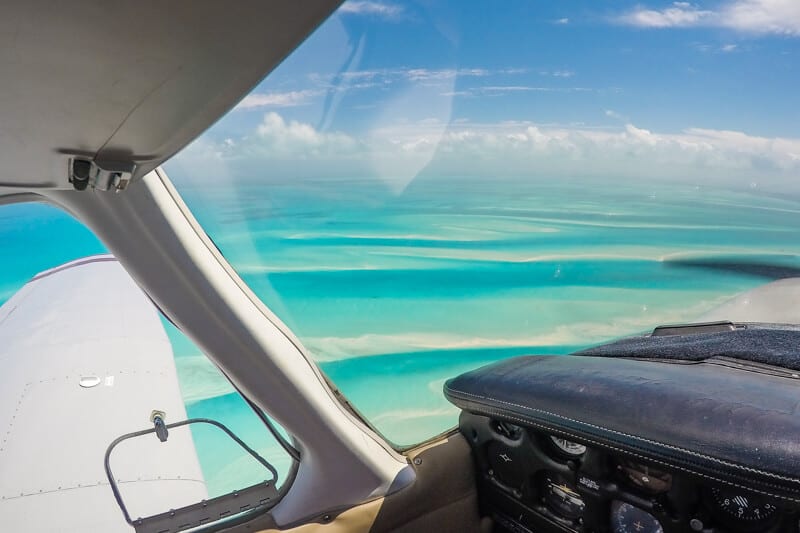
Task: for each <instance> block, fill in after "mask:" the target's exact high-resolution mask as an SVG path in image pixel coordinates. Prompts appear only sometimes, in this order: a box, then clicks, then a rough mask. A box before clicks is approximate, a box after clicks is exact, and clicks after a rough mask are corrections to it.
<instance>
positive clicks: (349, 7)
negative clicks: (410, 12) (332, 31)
mask: <svg viewBox="0 0 800 533" xmlns="http://www.w3.org/2000/svg"><path fill="white" fill-rule="evenodd" d="M339 13H348V14H355V15H372V16H378V17H383V18H388V19H393V18H397V17H398V16H399V15H400V14H402V13H403V8H402V7H400V6H398V5H395V4H389V3H385V2H371V1H368V0H348V1H347V2H345V3H344V4H342V6H341V7H340V8H339Z"/></svg>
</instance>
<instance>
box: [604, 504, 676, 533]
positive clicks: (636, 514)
mask: <svg viewBox="0 0 800 533" xmlns="http://www.w3.org/2000/svg"><path fill="white" fill-rule="evenodd" d="M611 530H612V531H613V532H614V533H664V530H663V529H662V527H661V524H660V523H659V521H658V520H656V518H655V517H654V516H653V515H651V514H650V513H648V512H647V511H643V510H642V509H639V508H638V507H634V506H633V505H631V504H629V503H624V502H620V501H614V502H611Z"/></svg>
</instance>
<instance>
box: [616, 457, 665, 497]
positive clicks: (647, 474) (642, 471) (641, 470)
mask: <svg viewBox="0 0 800 533" xmlns="http://www.w3.org/2000/svg"><path fill="white" fill-rule="evenodd" d="M617 470H619V471H620V472H621V473H622V475H623V477H624V479H625V480H626V481H629V482H630V483H631V484H633V485H634V486H636V487H639V488H640V489H644V490H645V491H646V492H649V493H650V494H661V493H663V492H667V491H668V490H669V489H670V488H672V474H670V473H669V472H664V471H663V470H659V469H657V468H653V467H652V466H648V465H645V464H641V463H635V462H633V461H622V462H620V463H619V464H618V465H617Z"/></svg>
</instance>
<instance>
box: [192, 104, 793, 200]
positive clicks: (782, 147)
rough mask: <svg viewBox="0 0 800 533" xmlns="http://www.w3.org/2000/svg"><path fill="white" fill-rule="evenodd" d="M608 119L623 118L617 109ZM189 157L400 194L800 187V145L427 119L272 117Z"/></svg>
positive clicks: (697, 132) (718, 134)
mask: <svg viewBox="0 0 800 533" xmlns="http://www.w3.org/2000/svg"><path fill="white" fill-rule="evenodd" d="M607 115H608V116H614V115H618V114H617V113H616V112H614V111H611V110H609V111H608V112H607ZM182 157H187V158H196V157H205V158H209V157H210V158H215V159H218V160H220V161H223V164H224V165H229V164H230V163H224V161H228V162H231V161H238V162H240V163H241V164H244V165H245V166H246V168H247V169H246V170H241V171H240V172H242V173H244V174H257V175H264V174H265V173H267V174H270V173H272V174H274V175H275V176H276V177H277V178H280V179H286V178H288V177H293V176H305V177H309V176H311V177H314V176H317V177H329V176H334V175H337V176H348V177H359V176H363V177H368V178H371V179H375V180H382V181H385V182H386V183H387V184H388V183H394V182H397V183H400V186H405V184H407V183H408V182H409V180H413V179H414V178H415V177H416V176H418V175H420V174H423V175H429V176H437V177H445V176H461V177H463V176H472V175H475V176H495V177H503V176H507V177H517V178H526V177H530V178H548V179H552V178H554V177H558V176H573V177H592V176H596V177H598V178H600V177H602V178H613V179H619V178H625V177H627V178H635V179H668V180H678V181H689V182H691V183H706V182H714V181H716V182H719V183H727V184H735V183H739V184H740V185H741V184H745V185H746V184H749V183H751V182H753V181H757V182H759V186H760V187H761V186H764V187H765V188H769V186H773V188H793V189H794V190H796V189H797V188H798V187H800V183H798V179H797V178H798V177H800V139H794V138H779V137H775V138H768V137H759V136H753V135H748V134H746V133H744V132H737V131H727V130H711V129H703V128H690V129H686V130H684V131H682V132H679V133H660V132H655V131H652V130H649V129H646V128H642V127H640V126H636V125H633V124H630V123H626V124H624V125H623V126H620V127H616V128H591V127H587V126H564V125H544V124H535V123H531V122H517V121H514V122H499V123H492V124H479V123H472V122H460V121H459V122H455V121H454V122H451V123H450V124H449V126H447V125H446V123H443V122H442V121H441V120H439V119H437V120H431V119H426V120H419V121H416V122H405V123H394V124H383V125H380V126H378V127H375V128H374V129H372V130H371V131H369V132H365V133H364V134H362V135H359V136H358V137H355V136H352V135H348V134H345V133H341V132H321V131H318V130H316V129H315V128H314V127H312V126H311V125H309V124H304V123H300V122H297V121H286V120H284V119H283V117H281V116H280V115H278V114H277V113H274V112H270V113H267V114H266V115H265V116H264V119H263V121H262V122H261V124H260V125H259V126H258V128H257V129H256V131H255V132H254V133H253V134H251V135H249V136H247V137H243V138H239V139H234V140H233V141H227V142H219V143H213V144H211V143H209V142H208V141H207V140H206V141H204V143H198V144H197V149H195V150H187V151H186V155H184V156H182ZM203 166H204V165H200V164H197V165H195V168H202V167H203ZM205 166H208V167H209V168H211V165H205ZM215 172H216V171H215ZM399 177H402V178H403V179H402V180H399V179H398V178H399ZM401 182H402V183H401Z"/></svg>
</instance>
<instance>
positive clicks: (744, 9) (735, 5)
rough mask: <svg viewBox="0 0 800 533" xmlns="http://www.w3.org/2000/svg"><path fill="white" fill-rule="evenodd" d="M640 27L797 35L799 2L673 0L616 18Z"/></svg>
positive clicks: (638, 8) (799, 33)
mask: <svg viewBox="0 0 800 533" xmlns="http://www.w3.org/2000/svg"><path fill="white" fill-rule="evenodd" d="M618 21H619V22H621V23H623V24H628V25H631V26H636V27H640V28H687V27H693V26H709V27H720V28H728V29H733V30H738V31H742V32H747V33H756V34H767V33H769V34H779V35H789V36H800V2H798V1H797V0H728V1H727V2H725V3H723V4H721V5H720V6H719V7H718V8H717V9H715V10H708V9H701V8H700V7H698V6H697V5H695V4H691V3H689V2H674V3H673V4H672V5H671V6H670V7H667V8H665V9H660V10H659V9H648V8H646V7H641V6H640V7H637V8H635V9H633V10H632V11H629V12H628V13H625V14H623V15H622V16H620V17H618Z"/></svg>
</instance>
